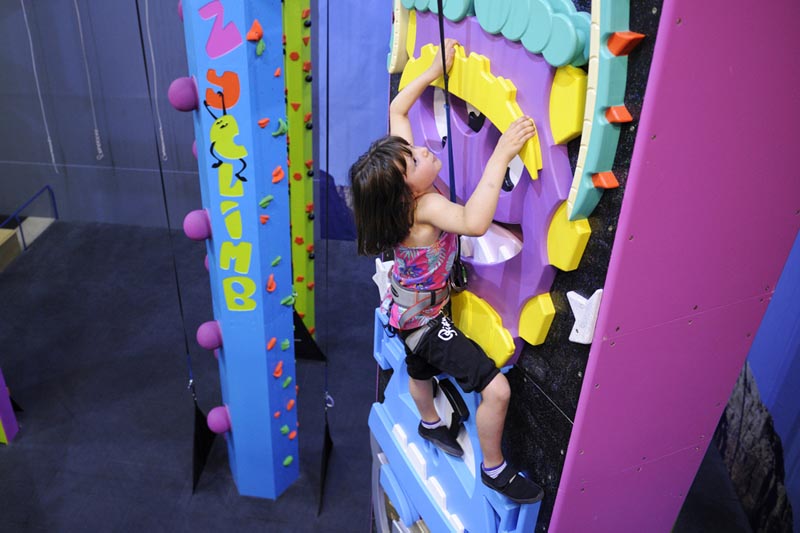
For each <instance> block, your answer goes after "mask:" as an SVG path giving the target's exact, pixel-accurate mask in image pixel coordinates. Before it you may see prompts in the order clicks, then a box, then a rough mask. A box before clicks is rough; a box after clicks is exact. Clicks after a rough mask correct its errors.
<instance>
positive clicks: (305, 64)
mask: <svg viewBox="0 0 800 533" xmlns="http://www.w3.org/2000/svg"><path fill="white" fill-rule="evenodd" d="M303 72H311V61H304V62H303Z"/></svg>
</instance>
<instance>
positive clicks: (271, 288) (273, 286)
mask: <svg viewBox="0 0 800 533" xmlns="http://www.w3.org/2000/svg"><path fill="white" fill-rule="evenodd" d="M276 288H278V285H277V284H276V283H275V274H270V275H269V279H268V280H267V292H275V289H276Z"/></svg>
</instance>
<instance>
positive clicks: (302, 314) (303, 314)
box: [297, 312, 306, 320]
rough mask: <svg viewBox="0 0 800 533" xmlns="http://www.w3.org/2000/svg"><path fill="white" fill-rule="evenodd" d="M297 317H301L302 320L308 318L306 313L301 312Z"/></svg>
mask: <svg viewBox="0 0 800 533" xmlns="http://www.w3.org/2000/svg"><path fill="white" fill-rule="evenodd" d="M297 316H299V317H300V320H303V319H304V318H305V317H306V314H305V313H300V312H298V313H297Z"/></svg>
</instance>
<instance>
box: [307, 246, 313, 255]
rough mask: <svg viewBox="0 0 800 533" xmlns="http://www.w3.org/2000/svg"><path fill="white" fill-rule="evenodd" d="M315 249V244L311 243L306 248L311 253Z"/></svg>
mask: <svg viewBox="0 0 800 533" xmlns="http://www.w3.org/2000/svg"><path fill="white" fill-rule="evenodd" d="M313 251H314V245H313V244H309V245H308V248H306V252H309V253H311V252H313Z"/></svg>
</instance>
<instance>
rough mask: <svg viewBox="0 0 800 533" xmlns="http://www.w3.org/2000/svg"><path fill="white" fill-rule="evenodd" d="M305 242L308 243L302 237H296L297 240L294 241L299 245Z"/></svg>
mask: <svg viewBox="0 0 800 533" xmlns="http://www.w3.org/2000/svg"><path fill="white" fill-rule="evenodd" d="M304 242H306V241H305V240H304V239H303V237H300V236H298V237H295V239H294V243H295V244H297V245H300V244H303V243H304Z"/></svg>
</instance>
